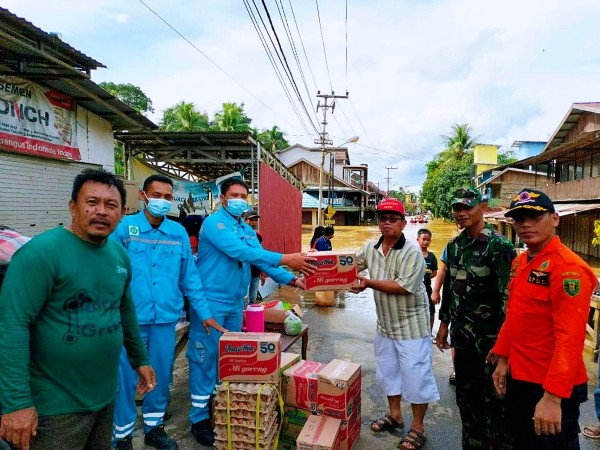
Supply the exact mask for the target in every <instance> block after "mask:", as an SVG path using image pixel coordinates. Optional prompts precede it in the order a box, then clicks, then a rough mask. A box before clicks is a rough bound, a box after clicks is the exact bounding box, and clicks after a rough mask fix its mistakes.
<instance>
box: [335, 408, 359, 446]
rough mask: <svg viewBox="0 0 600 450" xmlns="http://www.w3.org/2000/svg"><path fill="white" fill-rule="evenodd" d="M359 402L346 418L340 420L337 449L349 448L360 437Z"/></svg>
mask: <svg viewBox="0 0 600 450" xmlns="http://www.w3.org/2000/svg"><path fill="white" fill-rule="evenodd" d="M360 412H361V408H360V404H359V405H358V407H357V408H355V409H354V410H353V412H352V415H351V416H350V417H349V418H348V420H342V425H341V426H340V432H339V433H338V441H339V450H351V449H352V446H353V445H354V444H355V443H356V441H357V440H358V438H359V437H360V424H361V422H360V417H361V415H360Z"/></svg>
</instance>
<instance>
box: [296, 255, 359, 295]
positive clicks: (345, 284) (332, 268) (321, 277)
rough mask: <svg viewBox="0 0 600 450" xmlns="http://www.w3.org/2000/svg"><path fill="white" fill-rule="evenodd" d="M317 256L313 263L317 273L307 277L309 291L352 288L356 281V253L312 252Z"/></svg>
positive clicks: (314, 256) (313, 256)
mask: <svg viewBox="0 0 600 450" xmlns="http://www.w3.org/2000/svg"><path fill="white" fill-rule="evenodd" d="M309 256H310V257H312V258H316V261H312V262H311V264H312V265H313V266H315V267H316V268H317V270H316V271H315V273H313V274H312V275H307V276H306V279H305V283H306V290H307V291H330V290H344V289H350V286H352V283H354V282H355V281H356V277H357V276H358V273H357V271H356V254H355V253H347V252H311V253H310V254H309Z"/></svg>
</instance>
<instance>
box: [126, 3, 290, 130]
mask: <svg viewBox="0 0 600 450" xmlns="http://www.w3.org/2000/svg"><path fill="white" fill-rule="evenodd" d="M138 1H139V2H140V3H141V4H142V5H144V6H145V7H146V8H147V9H148V10H149V11H150V12H151V13H152V14H154V15H155V16H156V17H157V18H158V19H159V20H160V21H161V22H163V23H164V24H165V25H166V26H168V27H169V28H170V29H171V30H173V31H174V32H175V33H176V34H177V35H179V37H181V38H182V39H183V40H184V41H186V42H187V43H188V44H189V45H190V46H192V48H193V49H194V50H196V51H197V52H198V53H200V54H201V55H202V56H204V58H206V59H207V60H208V61H209V62H210V63H211V64H212V65H214V66H215V67H216V68H217V69H219V70H220V71H221V72H223V73H224V74H225V75H226V76H227V78H229V79H230V80H231V81H233V82H234V83H235V84H237V85H238V86H239V87H241V88H242V89H243V90H244V91H246V92H247V93H248V94H250V95H251V96H252V97H253V98H254V99H255V100H257V101H258V102H259V103H260V104H261V105H263V106H264V107H265V108H267V109H268V110H269V111H271V112H272V113H273V114H275V115H276V116H277V117H281V118H283V116H282V115H281V114H279V113H277V112H275V110H273V109H272V108H271V107H270V106H269V105H267V104H266V103H265V102H263V101H262V100H261V99H260V98H258V97H257V96H256V95H254V93H252V91H250V90H249V89H248V88H246V87H245V86H244V85H243V84H241V83H240V82H239V81H237V80H236V79H235V78H234V77H233V76H232V75H230V74H229V73H228V72H227V71H226V70H225V69H223V68H222V67H221V66H219V65H218V64H217V63H216V62H215V61H213V60H212V59H211V58H209V56H208V55H207V54H206V53H204V52H203V51H202V50H200V49H199V48H198V47H197V46H196V45H195V44H194V43H193V42H192V41H190V40H189V39H188V38H187V37H185V36H184V35H183V34H182V33H180V32H179V30H177V29H176V28H175V27H174V26H172V25H171V24H170V23H169V22H167V21H166V20H165V19H163V18H162V17H161V16H160V15H159V14H158V13H157V12H156V11H154V10H153V9H152V8H151V7H150V6H148V5H147V4H146V3H145V2H144V1H143V0H138ZM283 120H284V121H285V122H287V123H288V125H290V126H291V127H293V128H296V127H295V125H293V124H291V123H290V122H289V121H288V120H286V119H285V118H283Z"/></svg>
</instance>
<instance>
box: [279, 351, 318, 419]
mask: <svg viewBox="0 0 600 450" xmlns="http://www.w3.org/2000/svg"><path fill="white" fill-rule="evenodd" d="M324 367H325V364H323V363H320V362H316V361H300V362H299V363H297V364H294V365H293V366H292V367H290V368H289V369H287V370H286V371H285V372H283V388H282V391H283V394H282V395H283V401H284V403H285V404H286V405H289V406H297V407H298V408H302V409H308V410H310V411H316V410H317V375H318V373H319V372H320V371H321V370H322V369H323V368H324Z"/></svg>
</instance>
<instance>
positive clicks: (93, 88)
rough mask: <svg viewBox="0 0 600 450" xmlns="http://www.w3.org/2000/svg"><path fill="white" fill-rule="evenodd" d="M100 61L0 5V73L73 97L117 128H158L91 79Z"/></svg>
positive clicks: (79, 103) (99, 65) (100, 64)
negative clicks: (92, 72)
mask: <svg viewBox="0 0 600 450" xmlns="http://www.w3.org/2000/svg"><path fill="white" fill-rule="evenodd" d="M99 67H105V66H104V65H103V64H102V63H99V62H98V61H96V60H94V59H92V58H90V57H89V56H87V55H85V54H83V53H81V52H80V51H78V50H76V49H74V48H73V47H71V46H70V45H68V44H67V43H65V42H63V41H62V40H61V39H60V38H58V37H57V36H54V35H51V34H49V33H46V32H45V31H43V30H41V29H39V28H37V27H36V26H35V25H33V24H32V23H30V22H28V21H27V20H25V19H22V18H21V17H17V16H15V15H14V14H12V13H11V12H10V11H8V10H7V9H4V8H0V73H1V74H2V75H5V76H14V77H18V78H21V79H24V80H29V81H32V82H35V83H37V84H39V85H41V86H44V87H46V88H50V89H55V90H57V91H59V92H62V93H65V94H67V95H70V96H71V97H73V99H74V100H75V102H76V103H77V104H78V105H81V106H82V107H83V108H85V109H87V110H88V111H91V112H93V113H94V114H96V115H98V116H100V117H102V118H104V119H106V120H107V121H109V122H110V123H112V124H113V128H115V129H116V130H135V129H143V128H149V129H153V128H158V127H157V125H156V124H155V123H153V122H152V121H151V120H150V119H148V118H146V117H145V116H143V115H142V114H140V113H138V112H137V111H136V110H134V109H133V108H131V107H130V106H128V105H126V104H125V103H123V102H121V101H120V100H119V99H117V98H116V97H114V96H113V95H111V94H110V93H108V92H107V91H105V90H104V89H102V88H101V87H100V86H98V85H97V84H96V83H94V82H93V81H91V79H90V74H91V71H92V70H95V69H97V68H99Z"/></svg>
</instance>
